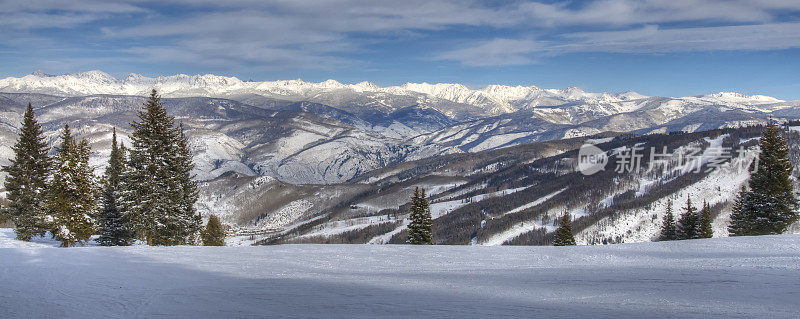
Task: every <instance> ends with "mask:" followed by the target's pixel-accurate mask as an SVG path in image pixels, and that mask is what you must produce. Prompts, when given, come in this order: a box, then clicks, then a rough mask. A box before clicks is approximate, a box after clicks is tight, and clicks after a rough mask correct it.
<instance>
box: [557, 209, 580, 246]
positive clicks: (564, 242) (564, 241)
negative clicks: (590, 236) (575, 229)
mask: <svg viewBox="0 0 800 319" xmlns="http://www.w3.org/2000/svg"><path fill="white" fill-rule="evenodd" d="M573 245H575V236H573V235H572V216H570V214H569V213H564V215H563V216H561V218H560V219H559V220H558V229H556V238H555V239H554V240H553V246H573Z"/></svg>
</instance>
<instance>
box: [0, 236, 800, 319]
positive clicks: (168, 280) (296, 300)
mask: <svg viewBox="0 0 800 319" xmlns="http://www.w3.org/2000/svg"><path fill="white" fill-rule="evenodd" d="M53 245H54V243H53V242H51V241H48V240H40V241H38V242H34V243H22V242H18V241H16V240H14V239H13V232H12V231H11V230H9V229H0V287H2V288H0V313H2V317H4V318H17V317H36V318H48V317H49V318H56V317H57V318H62V317H69V318H75V317H92V318H97V317H134V318H152V317H192V318H205V317H212V318H236V317H325V318H330V317H347V318H357V317H362V318H374V317H423V316H425V317H437V318H438V317H454V318H465V317H483V318H485V317H498V318H503V317H525V318H529V317H592V318H597V317H606V318H620V317H623V318H624V317H697V318H709V317H725V318H730V317H765V318H766V317H769V318H792V317H793V318H796V317H797V316H798V314H800V310H798V302H797V301H798V298H799V297H800V236H798V235H783V236H763V237H750V238H715V239H707V240H694V241H683V242H664V243H639V244H619V245H610V246H575V247H509V246H499V247H470V246H421V247H412V246H404V245H283V246H261V247H147V246H135V247H80V248H67V249H65V248H55V247H52V246H53Z"/></svg>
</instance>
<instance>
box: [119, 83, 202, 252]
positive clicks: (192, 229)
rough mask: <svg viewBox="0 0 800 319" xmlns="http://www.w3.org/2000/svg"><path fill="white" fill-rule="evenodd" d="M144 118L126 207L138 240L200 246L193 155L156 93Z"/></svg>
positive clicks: (137, 125) (137, 129) (137, 124)
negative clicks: (198, 243)
mask: <svg viewBox="0 0 800 319" xmlns="http://www.w3.org/2000/svg"><path fill="white" fill-rule="evenodd" d="M138 117H139V119H138V121H134V122H133V123H131V126H132V127H133V134H132V136H131V140H132V141H133V145H132V146H131V149H130V151H129V153H130V156H129V160H128V172H127V173H126V174H125V177H124V178H125V183H124V185H125V196H124V207H125V209H126V211H127V212H128V213H129V214H130V216H131V220H132V222H133V226H134V230H135V232H136V236H137V237H138V238H140V239H142V240H145V241H147V243H148V244H150V245H183V244H194V242H195V238H196V237H197V231H198V230H199V229H200V227H201V221H200V218H199V216H197V215H196V214H195V213H194V208H193V206H194V203H195V201H196V200H197V197H196V196H197V194H196V185H194V184H193V182H192V181H191V175H188V174H189V173H188V172H189V171H191V154H190V153H189V152H188V146H187V143H186V141H185V137H183V136H182V133H181V131H180V129H179V128H177V127H175V120H174V118H173V117H172V116H169V115H168V114H167V111H166V109H164V105H163V103H162V102H161V98H160V97H159V96H158V93H157V92H156V90H153V91H152V92H151V94H150V98H149V99H148V100H147V101H146V102H145V103H144V107H143V109H142V110H140V111H139V113H138ZM187 175H188V177H187ZM192 189H194V191H192Z"/></svg>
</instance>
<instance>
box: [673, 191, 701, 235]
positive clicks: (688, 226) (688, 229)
mask: <svg viewBox="0 0 800 319" xmlns="http://www.w3.org/2000/svg"><path fill="white" fill-rule="evenodd" d="M683 210H684V211H683V214H681V218H680V219H679V220H678V238H679V239H697V238H700V237H699V236H700V234H699V233H698V231H697V230H698V229H699V227H698V224H699V221H700V217H699V216H698V215H697V208H695V207H694V206H692V199H691V198H689V196H686V207H684V208H683Z"/></svg>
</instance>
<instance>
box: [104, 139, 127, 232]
mask: <svg viewBox="0 0 800 319" xmlns="http://www.w3.org/2000/svg"><path fill="white" fill-rule="evenodd" d="M124 172H125V146H124V145H121V146H118V145H117V129H116V128H114V131H113V133H112V139H111V156H110V157H109V159H108V168H106V172H105V174H104V176H103V190H102V194H101V197H102V210H101V211H100V216H99V217H98V219H97V224H98V225H97V226H98V229H99V231H100V237H99V238H98V239H97V242H99V243H100V245H103V246H128V245H130V244H131V243H132V242H133V231H132V230H131V229H130V225H129V223H128V219H127V216H126V215H125V214H124V211H123V208H122V205H121V197H122V181H121V180H122V174H123V173H124Z"/></svg>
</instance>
